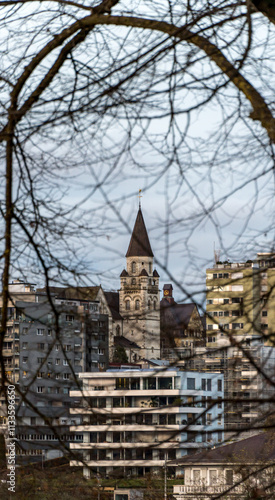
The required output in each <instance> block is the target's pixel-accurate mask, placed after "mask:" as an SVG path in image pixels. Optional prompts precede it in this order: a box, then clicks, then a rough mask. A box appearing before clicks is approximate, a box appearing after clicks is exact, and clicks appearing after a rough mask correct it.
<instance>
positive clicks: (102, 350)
mask: <svg viewBox="0 0 275 500" xmlns="http://www.w3.org/2000/svg"><path fill="white" fill-rule="evenodd" d="M98 354H100V355H101V356H103V355H104V354H105V349H101V348H99V349H98Z"/></svg>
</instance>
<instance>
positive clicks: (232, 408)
mask: <svg viewBox="0 0 275 500" xmlns="http://www.w3.org/2000/svg"><path fill="white" fill-rule="evenodd" d="M274 284H275V256H274V254H270V253H266V254H258V255H257V259H256V260H255V261H254V262H253V261H247V262H243V263H242V262H239V263H229V262H226V263H217V264H216V265H215V266H214V267H213V268H210V269H207V271H206V289H207V290H206V313H207V314H206V333H207V337H206V341H207V344H206V346H207V350H206V352H205V359H204V363H205V368H206V369H207V367H208V368H209V369H210V371H211V370H213V369H217V370H220V371H221V372H223V373H224V378H225V398H226V399H227V400H228V403H226V405H225V430H226V431H227V432H229V431H230V432H232V433H233V432H239V431H241V430H245V429H249V430H252V432H253V429H251V427H252V426H253V425H254V424H256V423H257V421H259V419H262V418H263V415H264V409H266V405H265V404H262V398H264V399H268V397H269V398H270V397H274V388H273V387H274V386H273V385H272V382H273V381H274V369H275V347H274V331H275V313H274V310H275V293H274ZM201 359H202V358H201ZM200 364H201V362H200ZM268 378H269V379H270V383H269V381H268ZM257 400H258V401H257ZM227 436H229V434H227Z"/></svg>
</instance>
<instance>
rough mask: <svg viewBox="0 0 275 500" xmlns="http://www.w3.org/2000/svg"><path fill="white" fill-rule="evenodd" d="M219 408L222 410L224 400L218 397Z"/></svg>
mask: <svg viewBox="0 0 275 500" xmlns="http://www.w3.org/2000/svg"><path fill="white" fill-rule="evenodd" d="M218 408H222V398H221V397H218Z"/></svg>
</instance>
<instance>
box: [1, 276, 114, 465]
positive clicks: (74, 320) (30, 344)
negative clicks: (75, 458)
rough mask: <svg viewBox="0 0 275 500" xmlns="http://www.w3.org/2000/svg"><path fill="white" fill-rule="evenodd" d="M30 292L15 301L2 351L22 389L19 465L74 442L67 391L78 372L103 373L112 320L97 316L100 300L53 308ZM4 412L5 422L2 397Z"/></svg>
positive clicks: (11, 376)
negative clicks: (109, 327) (30, 296)
mask: <svg viewBox="0 0 275 500" xmlns="http://www.w3.org/2000/svg"><path fill="white" fill-rule="evenodd" d="M16 286H17V287H18V286H20V287H21V288H23V287H24V289H26V286H27V284H24V283H22V282H21V283H18V282H17V284H16ZM28 293H29V292H28ZM28 293H27V295H26V300H25V301H23V300H17V299H19V298H22V297H23V298H24V297H25V296H24V290H23V291H22V290H21V291H20V296H18V297H17V296H16V297H15V296H13V298H12V302H11V304H10V307H9V321H8V326H7V334H6V336H5V341H4V351H3V355H4V358H5V365H6V369H7V372H6V373H7V376H8V378H9V380H10V382H11V383H14V384H15V385H16V387H17V388H18V393H17V400H16V407H17V429H16V430H17V436H16V437H17V440H18V441H19V445H20V446H19V449H18V453H17V456H18V459H19V461H20V459H21V458H22V459H23V458H24V457H25V456H29V455H31V456H33V457H36V456H39V455H42V454H43V455H44V457H45V458H50V457H53V456H57V455H60V454H62V453H63V451H64V446H63V443H65V445H66V442H67V441H69V440H70V439H72V436H71V434H70V432H69V425H71V424H72V423H73V422H74V420H72V419H71V417H70V415H69V406H70V397H69V391H70V389H71V388H72V387H77V378H76V377H77V374H78V373H79V372H84V371H85V372H87V371H97V370H105V369H106V368H107V367H108V357H109V356H108V317H107V316H106V315H102V314H100V313H99V303H98V302H96V301H89V300H86V301H84V300H82V301H80V300H72V299H71V300H66V301H64V300H62V299H60V298H59V299H58V300H57V299H56V300H55V299H54V309H53V307H52V306H51V305H50V304H49V302H48V299H47V297H46V295H45V293H44V294H43V293H38V294H37V296H36V297H35V290H34V288H33V289H32V300H30V301H29V295H28ZM20 393H21V395H20ZM0 410H1V416H2V423H3V424H4V423H5V422H6V401H5V397H4V394H2V395H1V397H0ZM78 439H79V436H78ZM67 447H68V446H67ZM60 450H61V451H60Z"/></svg>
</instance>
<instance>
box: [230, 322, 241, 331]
mask: <svg viewBox="0 0 275 500" xmlns="http://www.w3.org/2000/svg"><path fill="white" fill-rule="evenodd" d="M232 328H233V330H236V329H242V328H243V323H232Z"/></svg>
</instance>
